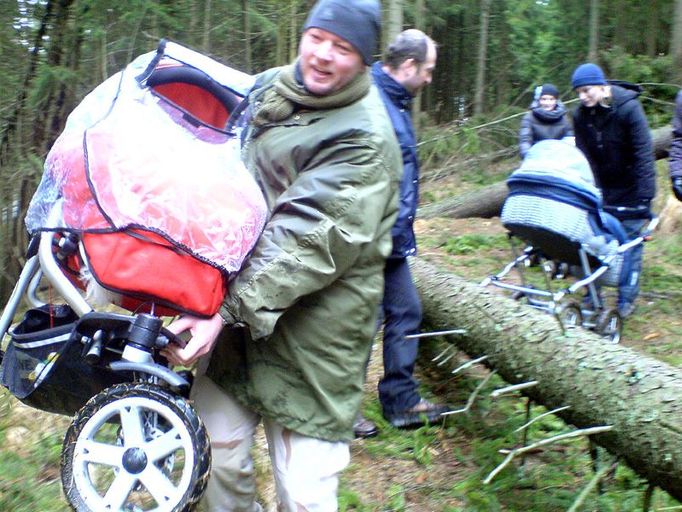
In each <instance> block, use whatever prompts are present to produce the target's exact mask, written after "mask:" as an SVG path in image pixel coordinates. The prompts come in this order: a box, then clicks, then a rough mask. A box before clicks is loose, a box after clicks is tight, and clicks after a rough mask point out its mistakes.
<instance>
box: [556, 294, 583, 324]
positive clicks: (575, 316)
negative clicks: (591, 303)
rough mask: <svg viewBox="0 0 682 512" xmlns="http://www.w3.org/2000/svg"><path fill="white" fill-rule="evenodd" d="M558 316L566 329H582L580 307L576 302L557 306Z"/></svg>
mask: <svg viewBox="0 0 682 512" xmlns="http://www.w3.org/2000/svg"><path fill="white" fill-rule="evenodd" d="M556 316H557V318H558V319H559V321H560V322H561V325H562V326H563V327H564V328H572V327H580V326H581V325H582V324H583V314H582V312H581V311H580V305H579V304H578V303H577V302H575V301H567V302H565V303H562V304H560V305H559V306H557V308H556Z"/></svg>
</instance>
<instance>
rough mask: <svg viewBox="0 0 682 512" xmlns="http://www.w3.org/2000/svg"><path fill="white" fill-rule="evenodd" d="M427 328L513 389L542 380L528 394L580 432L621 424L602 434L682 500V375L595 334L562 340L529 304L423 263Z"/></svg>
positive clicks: (419, 274) (419, 278) (419, 270)
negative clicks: (445, 334) (453, 332)
mask: <svg viewBox="0 0 682 512" xmlns="http://www.w3.org/2000/svg"><path fill="white" fill-rule="evenodd" d="M412 271H413V276H414V279H415V282H416V284H417V287H418V289H419V291H420V294H421V297H422V301H423V309H424V323H425V325H427V326H428V327H429V328H433V329H434V330H445V329H452V328H463V329H466V334H465V335H464V336H450V337H449V338H448V341H449V342H451V343H453V344H455V345H457V346H458V348H459V349H461V350H462V351H464V352H466V353H467V354H468V355H469V356H470V357H472V358H478V357H481V356H483V355H486V356H488V359H487V360H486V364H487V365H489V366H490V367H491V368H494V369H495V370H497V372H498V374H499V375H500V376H501V377H502V378H503V379H504V380H506V381H508V382H509V383H511V384H519V383H523V382H528V381H537V385H536V386H534V387H531V388H527V389H525V390H524V391H523V392H524V394H526V395H527V396H529V397H530V398H531V399H533V400H534V401H536V402H538V403H540V404H543V405H544V406H546V407H547V408H548V409H555V408H559V407H562V406H570V408H569V409H566V410H564V411H562V412H559V413H558V415H559V416H560V417H561V418H562V419H564V420H565V421H566V422H567V423H570V424H573V425H575V426H577V427H579V428H586V427H593V426H597V425H612V426H613V429H612V430H611V431H609V432H606V433H602V434H598V435H595V436H593V438H594V440H595V442H597V443H598V444H600V445H601V446H603V447H604V448H606V449H607V450H609V451H610V452H611V453H613V454H615V455H618V456H620V457H622V458H623V459H624V460H625V461H626V462H627V464H628V465H629V466H630V467H632V468H633V469H634V470H635V471H636V472H637V473H639V474H640V475H642V476H643V477H644V478H646V479H647V480H648V481H649V482H651V483H652V484H655V485H658V486H660V487H661V488H662V489H664V490H666V491H667V492H669V493H670V495H671V496H673V497H675V498H677V499H682V370H681V369H679V368H675V367H672V366H670V365H667V364H665V363H662V362H660V361H657V360H655V359H652V358H650V357H647V356H644V355H641V354H639V353H637V352H635V351H633V350H630V349H628V348H626V347H623V346H620V345H611V344H607V343H605V342H604V340H603V339H602V338H600V337H599V336H597V335H595V334H594V333H591V332H588V331H585V330H582V329H573V330H571V331H569V335H563V334H562V331H561V329H560V328H559V325H558V323H557V322H556V320H555V319H554V318H553V317H552V316H550V315H548V314H546V313H542V312H539V311H536V310H534V309H532V308H531V307H529V306H528V305H525V304H520V303H518V302H515V301H513V300H511V299H507V298H505V297H502V296H499V295H495V294H493V293H491V292H490V290H488V289H486V288H482V287H480V286H477V285H475V284H472V283H469V282H467V281H465V280H463V279H461V278H459V277H457V276H454V275H452V274H448V273H445V272H443V271H440V270H439V269H438V268H437V267H435V266H433V265H432V264H430V263H428V262H425V261H421V260H416V261H414V262H412Z"/></svg>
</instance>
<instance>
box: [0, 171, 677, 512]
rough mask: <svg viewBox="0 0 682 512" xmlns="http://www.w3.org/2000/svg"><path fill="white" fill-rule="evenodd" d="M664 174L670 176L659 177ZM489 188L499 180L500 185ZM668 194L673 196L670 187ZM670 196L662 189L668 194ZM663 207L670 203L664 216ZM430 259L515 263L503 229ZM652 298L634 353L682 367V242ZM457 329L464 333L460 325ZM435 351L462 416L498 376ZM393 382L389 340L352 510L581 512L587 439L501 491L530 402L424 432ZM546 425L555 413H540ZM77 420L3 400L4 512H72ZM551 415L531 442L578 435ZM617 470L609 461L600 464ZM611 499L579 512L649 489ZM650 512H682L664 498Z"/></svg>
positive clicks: (435, 225) (467, 232)
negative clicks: (66, 457) (69, 481)
mask: <svg viewBox="0 0 682 512" xmlns="http://www.w3.org/2000/svg"><path fill="white" fill-rule="evenodd" d="M660 172H661V174H662V173H663V171H660ZM489 179H490V180H494V179H499V177H495V176H491V177H489ZM473 186H474V185H471V183H469V182H466V181H463V182H461V183H460V182H458V181H456V180H451V181H449V182H448V181H446V182H443V181H439V182H434V183H424V185H423V187H422V190H423V193H424V195H425V196H427V197H430V198H432V199H434V200H435V199H438V197H440V196H443V195H446V194H450V193H461V192H462V191H464V190H466V189H467V188H471V187H473ZM664 187H666V188H664ZM668 193H669V191H668V188H667V182H665V181H662V187H661V194H662V195H663V194H665V195H667V194H668ZM663 202H664V199H660V200H659V203H658V204H657V208H658V209H660V207H662V204H663ZM416 228H417V232H418V237H419V244H420V257H421V258H425V259H428V260H431V261H434V262H437V263H438V264H439V265H441V266H442V267H444V268H446V269H448V270H449V271H451V272H453V273H455V274H457V275H460V276H462V277H465V278H466V279H468V280H470V281H472V282H480V281H481V280H482V279H483V278H484V277H485V276H487V275H488V274H490V273H492V272H497V271H499V270H500V269H501V268H502V266H503V264H504V263H506V262H508V261H510V257H511V256H510V251H509V246H508V243H507V240H506V236H505V231H504V229H503V227H502V226H501V225H500V222H499V219H463V220H452V219H442V218H440V219H433V220H428V221H426V220H420V221H418V222H417V226H416ZM644 261H645V263H644V274H643V278H642V294H641V296H640V299H639V305H638V309H637V311H636V313H635V314H634V315H633V317H631V318H628V320H627V321H626V323H625V331H624V336H623V340H622V344H623V345H624V346H627V347H630V348H632V349H633V350H637V351H640V352H642V353H643V354H647V355H649V356H652V357H655V358H658V359H661V360H662V361H665V362H667V363H669V364H671V365H675V366H682V319H680V316H679V312H680V311H681V310H682V271H680V268H682V232H681V231H679V230H678V231H677V232H674V233H672V234H669V235H665V236H654V239H653V240H652V241H651V242H648V243H647V245H646V248H645V260H644ZM452 327H453V328H454V327H457V326H456V325H453V326H452ZM428 354H429V353H428V351H426V350H425V351H424V356H423V357H422V358H421V359H420V361H419V364H418V369H417V376H418V377H419V379H420V380H421V383H422V394H423V395H424V396H425V397H426V398H430V399H434V400H436V401H440V402H446V403H448V404H450V405H451V406H453V407H456V408H458V407H463V406H464V404H466V402H467V400H468V398H469V397H470V395H471V393H472V391H473V390H474V389H475V388H476V386H477V385H478V384H479V382H480V381H481V380H482V379H483V378H484V377H486V375H487V371H486V370H484V369H483V368H477V367H474V368H473V369H470V370H468V371H466V372H462V374H458V375H457V376H451V375H450V373H449V371H450V370H451V369H452V368H455V367H456V366H458V365H459V364H460V363H461V362H463V361H466V360H467V358H466V356H464V355H463V354H455V355H454V357H453V358H452V359H451V360H449V361H448V362H447V364H445V365H442V366H438V365H437V364H436V363H435V362H433V361H431V360H430V356H429V355H428ZM381 373H382V365H381V340H380V339H378V340H377V341H376V343H375V345H374V348H373V354H372V358H371V363H370V367H369V372H368V379H367V383H366V387H365V390H366V392H365V397H364V401H363V412H364V413H365V415H366V416H367V417H368V418H370V419H372V420H374V421H376V422H377V423H378V425H379V427H380V433H379V435H378V436H377V437H375V438H372V439H365V440H356V441H354V442H353V443H352V444H351V451H352V459H351V464H350V466H349V467H348V468H347V469H346V471H345V472H344V473H343V475H342V479H341V487H340V492H339V503H340V509H341V510H342V511H357V512H388V511H395V512H456V511H457V512H494V511H505V512H554V511H556V512H560V511H561V512H564V511H567V510H569V508H570V507H571V506H573V505H574V504H576V500H578V496H579V494H580V492H581V491H582V490H583V489H585V488H586V487H587V486H588V484H589V483H590V481H591V479H592V476H593V475H594V470H593V466H592V464H593V461H592V459H591V458H590V456H589V453H588V443H587V441H586V440H585V439H576V440H574V441H571V442H568V443H561V444H554V445H550V446H548V447H546V448H545V449H543V450H537V451H535V452H533V453H531V454H529V456H528V457H526V458H525V459H524V462H523V464H522V463H521V462H514V463H513V464H511V465H510V466H509V467H507V468H506V469H505V470H504V471H502V472H501V473H500V474H499V475H498V476H497V477H496V478H495V479H494V480H493V481H492V483H490V484H487V485H485V484H483V483H482V481H483V480H484V479H485V477H486V476H487V475H488V474H489V473H490V472H491V471H492V470H493V469H494V468H495V467H496V466H497V465H498V464H500V462H501V461H502V459H503V456H502V455H500V454H499V453H498V451H499V449H501V448H510V447H514V446H516V445H518V444H519V443H520V438H519V434H518V433H515V432H514V431H515V429H516V428H518V427H519V426H520V425H522V424H523V423H525V412H526V400H525V399H524V398H522V397H520V396H519V395H514V396H512V397H510V398H507V399H502V400H497V401H494V400H492V399H491V398H490V391H492V390H493V389H495V388H496V387H501V386H503V385H504V383H503V381H501V380H500V379H497V378H493V379H492V380H491V381H490V382H489V383H488V384H487V385H486V387H485V388H484V389H483V391H482V392H481V393H480V395H479V398H478V399H477V400H476V402H474V405H473V406H472V407H471V409H470V410H469V412H467V413H466V414H459V415H454V416H450V417H448V418H447V419H446V420H445V421H443V422H442V423H439V424H437V425H433V426H426V427H422V428H419V429H415V430H406V431H404V430H397V429H394V428H392V427H390V425H388V424H387V423H386V422H385V421H384V420H383V418H382V416H381V412H380V407H379V404H378V401H377V398H376V384H377V381H378V380H379V378H380V376H381ZM531 412H532V414H533V416H537V415H538V414H541V413H543V412H545V411H544V409H543V408H542V407H541V406H537V405H532V406H531ZM68 421H69V420H68V418H65V417H60V416H54V415H50V414H47V413H42V412H38V411H35V410H33V409H29V408H28V407H25V406H23V405H21V404H19V403H18V402H17V401H16V400H14V399H13V398H12V397H10V396H9V395H8V394H7V393H6V392H4V391H0V447H1V449H0V510H7V511H12V512H43V511H45V512H51V511H64V510H68V507H67V506H66V504H65V501H64V499H63V496H62V495H61V489H60V483H59V453H60V451H61V441H62V438H63V435H64V433H65V431H66V428H67V426H68ZM570 429H571V427H570V426H568V425H566V424H564V423H563V422H562V421H561V420H560V419H558V418H556V417H554V416H552V415H549V416H547V417H545V418H543V419H542V420H541V421H538V422H537V423H536V424H534V426H533V427H532V428H531V431H530V433H529V442H532V441H536V440H538V439H542V438H544V437H548V436H551V435H555V434H557V433H562V432H566V431H568V430H570ZM255 453H256V459H257V461H258V464H257V467H258V469H259V471H260V479H259V493H260V496H261V500H262V502H263V504H264V506H265V509H266V510H267V511H268V512H274V510H275V507H274V503H273V502H274V499H273V494H274V493H273V486H272V480H271V478H270V475H269V469H268V464H267V455H266V447H265V444H264V441H263V440H262V437H261V438H260V441H259V444H258V448H257V449H256V452H255ZM600 458H601V463H602V464H605V463H609V462H610V459H609V457H608V454H605V453H602V454H601V455H600ZM600 490H601V492H600V493H597V492H596V491H591V492H589V493H588V494H587V498H586V499H584V501H583V502H582V504H581V505H579V506H577V508H576V509H575V510H576V511H578V510H579V511H600V512H630V511H639V510H643V503H644V501H645V500H646V499H647V498H646V496H647V494H646V491H647V484H646V482H645V481H643V480H642V479H640V478H639V477H637V476H636V475H635V474H633V473H632V472H631V471H630V470H629V469H628V468H627V467H625V466H624V465H622V464H621V465H619V466H618V469H617V470H616V472H615V473H614V474H612V475H610V476H609V478H608V479H607V481H605V482H604V483H603V485H602V486H601V489H600ZM649 510H651V511H664V510H665V511H672V510H679V511H682V504H680V503H678V502H677V501H675V500H673V499H672V498H670V496H669V495H668V494H667V493H665V492H663V491H661V490H656V491H654V492H653V495H652V496H651V497H650V501H649Z"/></svg>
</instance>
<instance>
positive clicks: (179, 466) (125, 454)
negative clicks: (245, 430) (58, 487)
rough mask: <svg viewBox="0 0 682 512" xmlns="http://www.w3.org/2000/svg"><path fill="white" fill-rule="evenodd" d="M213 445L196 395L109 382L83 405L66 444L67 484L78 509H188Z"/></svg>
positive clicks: (205, 476) (199, 492) (197, 493)
mask: <svg viewBox="0 0 682 512" xmlns="http://www.w3.org/2000/svg"><path fill="white" fill-rule="evenodd" d="M210 466H211V452H210V444H209V440H208V434H207V432H206V428H205V427H204V424H203V423H202V422H201V420H200V419H199V416H198V415H197V413H196V412H195V411H194V409H193V408H192V407H191V406H190V405H189V403H188V402H187V401H186V400H185V399H184V398H182V397H179V396H177V395H173V394H171V393H169V392H168V391H165V390H163V389H161V388H159V387H158V386H154V385H152V384H147V383H124V384H118V385H115V386H112V387H110V388H107V389H105V390H104V391H102V392H101V393H99V394H97V395H95V396H94V397H93V398H91V399H90V400H89V401H88V403H87V404H85V406H84V407H83V408H82V409H81V410H80V411H78V413H76V416H75V417H74V419H73V421H72V422H71V425H70V426H69V429H68V431H67V433H66V437H65V439H64V445H63V447H62V460H61V470H62V485H63V487H64V493H65V494H66V497H67V499H68V501H69V504H70V505H71V507H72V508H73V509H74V510H76V511H79V512H80V511H99V510H111V511H135V512H143V511H156V512H171V511H173V512H175V511H189V510H192V509H193V507H194V505H195V504H196V503H197V502H198V501H199V499H200V498H201V496H202V494H203V492H204V489H205V488H206V483H207V481H208V476H209V470H210Z"/></svg>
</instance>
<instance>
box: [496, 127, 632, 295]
mask: <svg viewBox="0 0 682 512" xmlns="http://www.w3.org/2000/svg"><path fill="white" fill-rule="evenodd" d="M507 185H508V187H509V196H508V198H507V200H506V201H505V204H504V207H503V209H502V215H501V218H502V223H503V224H504V225H505V227H507V229H509V230H510V231H511V232H512V233H515V232H523V233H529V232H532V230H533V229H537V230H538V231H543V232H545V233H547V232H549V233H554V234H556V235H558V236H560V237H565V238H566V239H568V240H569V241H570V242H573V243H575V247H576V250H575V252H576V258H577V248H578V247H580V246H582V247H584V248H585V249H586V251H587V252H588V254H590V255H591V256H593V257H594V259H593V261H594V262H596V263H598V264H605V261H608V266H609V271H608V272H607V273H606V274H604V276H603V277H602V278H601V282H602V283H603V284H606V285H610V286H618V285H619V284H620V282H621V280H623V279H626V278H627V276H628V275H629V268H630V254H629V253H630V251H625V252H624V253H622V254H618V247H619V246H620V245H621V244H623V243H626V242H628V237H627V235H626V233H625V230H624V229H623V226H622V225H621V223H620V221H619V220H618V219H616V218H615V217H614V216H612V215H611V214H609V213H607V212H606V211H604V208H603V203H602V197H601V192H600V191H599V189H598V188H597V187H596V185H595V183H594V177H593V175H592V170H591V168H590V164H589V163H588V161H587V159H586V158H585V156H584V155H583V154H582V152H581V151H580V150H579V149H577V148H576V147H575V146H573V145H572V144H569V143H566V142H562V141H557V140H545V141H541V142H538V143H537V144H535V145H533V147H532V148H531V149H530V151H529V152H528V154H527V156H526V158H525V159H524V160H523V162H522V164H521V166H520V167H519V168H518V169H517V170H516V171H514V172H513V173H512V174H511V176H510V177H509V178H508V179H507ZM529 230H531V231H529ZM521 238H524V237H523V236H521ZM539 249H541V250H542V251H543V252H546V253H548V254H550V255H551V253H552V247H542V246H541V247H539Z"/></svg>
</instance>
